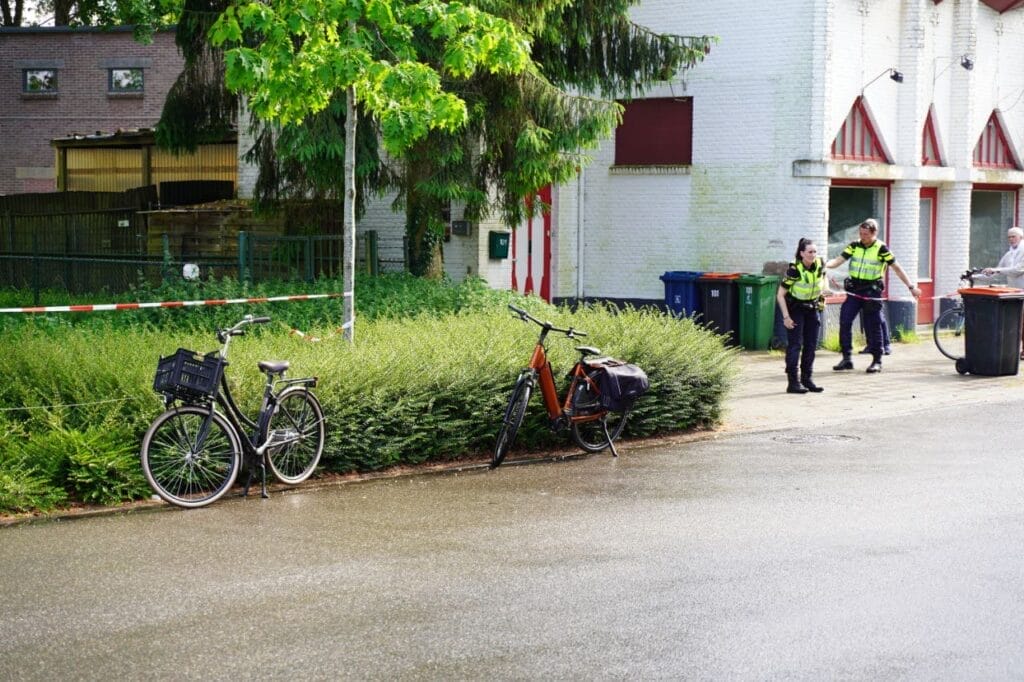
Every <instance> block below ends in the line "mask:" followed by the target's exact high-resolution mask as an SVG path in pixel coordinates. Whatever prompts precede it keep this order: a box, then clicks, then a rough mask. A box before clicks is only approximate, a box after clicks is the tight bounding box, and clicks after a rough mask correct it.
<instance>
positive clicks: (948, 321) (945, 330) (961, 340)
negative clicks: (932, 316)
mask: <svg viewBox="0 0 1024 682" xmlns="http://www.w3.org/2000/svg"><path fill="white" fill-rule="evenodd" d="M965 331H966V330H965V328H964V309H963V308H961V307H956V308H950V309H949V310H947V311H946V312H944V313H942V314H941V315H939V319H937V320H935V327H934V329H933V334H934V336H935V346H936V347H937V348H938V349H939V352H940V353H942V354H943V355H945V356H946V357H947V358H949V359H950V360H959V359H960V358H963V357H965V356H966V348H965V338H966V336H967V335H966V333H965Z"/></svg>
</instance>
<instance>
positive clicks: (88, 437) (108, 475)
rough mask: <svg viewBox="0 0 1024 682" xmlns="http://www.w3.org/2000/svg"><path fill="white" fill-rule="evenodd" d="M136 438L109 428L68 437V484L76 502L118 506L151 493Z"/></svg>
mask: <svg viewBox="0 0 1024 682" xmlns="http://www.w3.org/2000/svg"><path fill="white" fill-rule="evenodd" d="M133 435H134V434H132V433H130V432H124V433H119V432H118V431H117V430H109V429H102V430H99V429H90V430H88V431H86V432H84V433H80V432H71V433H69V434H68V447H69V450H70V455H69V457H68V460H69V462H68V465H69V466H68V476H67V481H68V485H69V486H70V487H71V489H72V491H73V492H74V494H75V498H76V499H78V500H80V501H82V502H86V503H89V504H101V505H114V504H119V503H121V502H125V501H128V500H134V499H138V498H142V497H146V496H147V495H149V494H150V489H149V484H148V483H147V482H146V478H145V476H143V474H142V470H141V469H140V468H139V455H138V446H137V444H136V443H135V440H134V437H133Z"/></svg>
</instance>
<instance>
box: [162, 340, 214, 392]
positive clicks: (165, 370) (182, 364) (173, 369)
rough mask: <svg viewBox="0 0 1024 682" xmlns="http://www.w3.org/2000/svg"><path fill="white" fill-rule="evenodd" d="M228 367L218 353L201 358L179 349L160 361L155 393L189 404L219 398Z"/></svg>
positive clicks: (194, 353)
mask: <svg viewBox="0 0 1024 682" xmlns="http://www.w3.org/2000/svg"><path fill="white" fill-rule="evenodd" d="M227 364H228V362H227V360H223V359H221V357H220V354H219V353H217V352H216V351H213V352H211V353H207V354H206V355H199V354H198V353H196V352H195V351H191V350H187V349H185V348H179V349H178V352H176V353H175V354H174V355H170V356H168V357H166V358H165V357H161V358H160V361H159V362H158V363H157V365H156V376H155V377H154V378H153V390H154V391H156V392H157V393H163V394H164V395H168V396H172V397H174V398H178V399H179V400H186V401H187V400H200V399H202V398H206V397H208V396H212V395H215V394H216V393H217V387H218V386H219V385H220V377H221V375H222V374H224V366H225V365H227Z"/></svg>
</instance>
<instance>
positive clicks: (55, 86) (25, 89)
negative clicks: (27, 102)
mask: <svg viewBox="0 0 1024 682" xmlns="http://www.w3.org/2000/svg"><path fill="white" fill-rule="evenodd" d="M59 71H60V69H56V68H53V67H35V66H29V67H24V68H22V70H21V94H23V95H28V96H30V97H31V96H40V95H50V96H52V95H56V94H57V93H58V92H60V76H59ZM41 72H49V73H50V74H52V81H53V82H52V85H51V86H50V87H47V88H45V89H40V90H33V89H31V88H30V87H29V82H30V77H29V74H31V73H41Z"/></svg>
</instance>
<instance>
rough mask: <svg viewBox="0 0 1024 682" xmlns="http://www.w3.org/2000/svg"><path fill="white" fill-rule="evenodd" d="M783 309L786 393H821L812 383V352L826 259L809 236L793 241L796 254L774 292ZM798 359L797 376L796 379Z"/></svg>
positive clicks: (816, 344) (819, 312)
mask: <svg viewBox="0 0 1024 682" xmlns="http://www.w3.org/2000/svg"><path fill="white" fill-rule="evenodd" d="M775 300H776V301H778V303H779V310H780V311H782V323H783V324H784V325H785V326H786V329H787V330H789V331H788V333H787V342H786V376H787V377H789V385H788V386H787V387H786V393H807V392H808V391H811V392H813V393H821V392H822V391H824V390H825V389H823V388H822V387H820V386H817V385H815V383H814V381H813V380H812V378H811V375H812V374H813V371H814V352H815V350H816V349H817V347H818V330H819V329H820V328H821V311H822V309H824V307H825V263H824V261H823V260H822V259H821V258H818V247H817V246H815V245H814V242H812V241H811V240H810V239H804V238H801V239H800V242H799V243H798V244H797V245H796V258H794V259H793V262H792V263H790V264H789V268H788V269H787V270H786V276H785V277H784V278H783V280H782V284H781V285H780V286H779V292H778V294H776V296H775ZM797 360H799V361H800V380H799V381H798V380H797V375H796V370H797Z"/></svg>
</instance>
